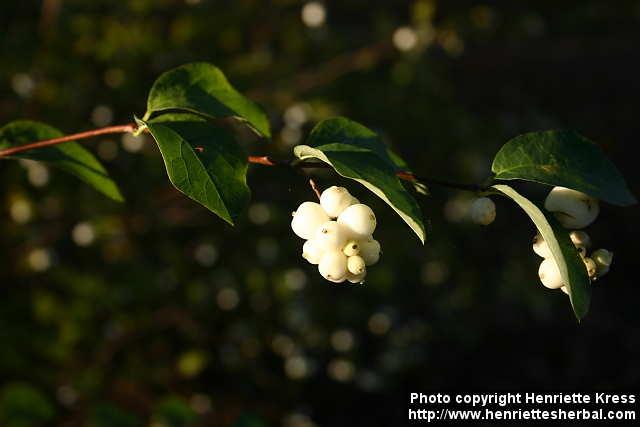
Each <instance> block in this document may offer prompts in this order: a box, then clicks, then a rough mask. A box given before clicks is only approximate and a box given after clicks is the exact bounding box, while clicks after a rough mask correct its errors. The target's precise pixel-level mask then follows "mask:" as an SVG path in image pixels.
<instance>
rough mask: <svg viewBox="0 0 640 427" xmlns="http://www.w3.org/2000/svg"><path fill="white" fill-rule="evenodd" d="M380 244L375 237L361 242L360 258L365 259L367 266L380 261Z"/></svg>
mask: <svg viewBox="0 0 640 427" xmlns="http://www.w3.org/2000/svg"><path fill="white" fill-rule="evenodd" d="M380 255H381V252H380V243H379V242H378V241H377V240H376V239H374V238H373V237H369V238H367V239H366V240H363V241H361V242H360V256H361V257H362V259H364V263H365V265H367V266H369V265H373V264H375V263H376V262H378V260H379V259H380Z"/></svg>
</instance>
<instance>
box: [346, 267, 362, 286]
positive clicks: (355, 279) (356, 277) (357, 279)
mask: <svg viewBox="0 0 640 427" xmlns="http://www.w3.org/2000/svg"><path fill="white" fill-rule="evenodd" d="M366 276H367V270H365V271H363V272H362V273H360V274H353V273H350V272H347V280H348V281H349V282H351V283H364V278H365V277H366Z"/></svg>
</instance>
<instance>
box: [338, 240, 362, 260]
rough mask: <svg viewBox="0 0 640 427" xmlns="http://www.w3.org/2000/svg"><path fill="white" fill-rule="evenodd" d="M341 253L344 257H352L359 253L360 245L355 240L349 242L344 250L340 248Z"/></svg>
mask: <svg viewBox="0 0 640 427" xmlns="http://www.w3.org/2000/svg"><path fill="white" fill-rule="evenodd" d="M342 252H343V253H344V254H345V255H346V256H354V255H358V254H359V253H360V243H358V241H357V240H349V241H348V242H347V244H346V245H344V248H342Z"/></svg>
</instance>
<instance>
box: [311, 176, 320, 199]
mask: <svg viewBox="0 0 640 427" xmlns="http://www.w3.org/2000/svg"><path fill="white" fill-rule="evenodd" d="M309 185H310V186H311V189H312V190H313V192H314V193H316V196H318V200H320V189H319V188H318V185H317V184H316V182H315V181H314V180H313V178H309Z"/></svg>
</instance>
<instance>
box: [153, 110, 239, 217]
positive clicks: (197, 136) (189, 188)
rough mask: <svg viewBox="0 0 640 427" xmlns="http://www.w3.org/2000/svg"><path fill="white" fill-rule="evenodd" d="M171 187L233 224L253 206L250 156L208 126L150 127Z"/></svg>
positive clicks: (173, 124)
mask: <svg viewBox="0 0 640 427" xmlns="http://www.w3.org/2000/svg"><path fill="white" fill-rule="evenodd" d="M146 125H147V127H148V129H149V132H150V133H151V135H152V136H153V138H154V139H155V140H156V142H157V144H158V147H159V148H160V152H161V153H162V157H163V158H164V163H165V166H166V168H167V174H168V175H169V180H170V181H171V183H172V184H173V185H174V186H175V187H176V188H177V189H178V190H180V191H181V192H182V193H184V194H185V195H187V196H188V197H190V198H191V199H193V200H195V201H196V202H198V203H200V204H202V205H203V206H205V207H206V208H207V209H209V210H210V211H212V212H214V213H215V214H217V215H218V216H219V217H220V218H222V219H224V220H225V221H227V222H228V223H229V224H232V225H233V223H234V222H235V220H236V219H237V217H238V215H239V214H240V213H241V212H242V211H243V210H244V209H245V207H246V206H247V204H248V203H249V199H250V196H251V192H250V190H249V187H248V186H247V181H246V176H247V156H246V154H245V153H244V152H243V151H242V149H241V148H240V147H239V146H238V144H237V143H236V142H235V141H234V139H233V137H232V136H231V135H229V134H228V133H227V132H225V131H224V130H222V129H219V128H217V127H215V126H213V125H212V124H210V123H207V122H201V121H189V122H164V123H150V122H147V123H146Z"/></svg>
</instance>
